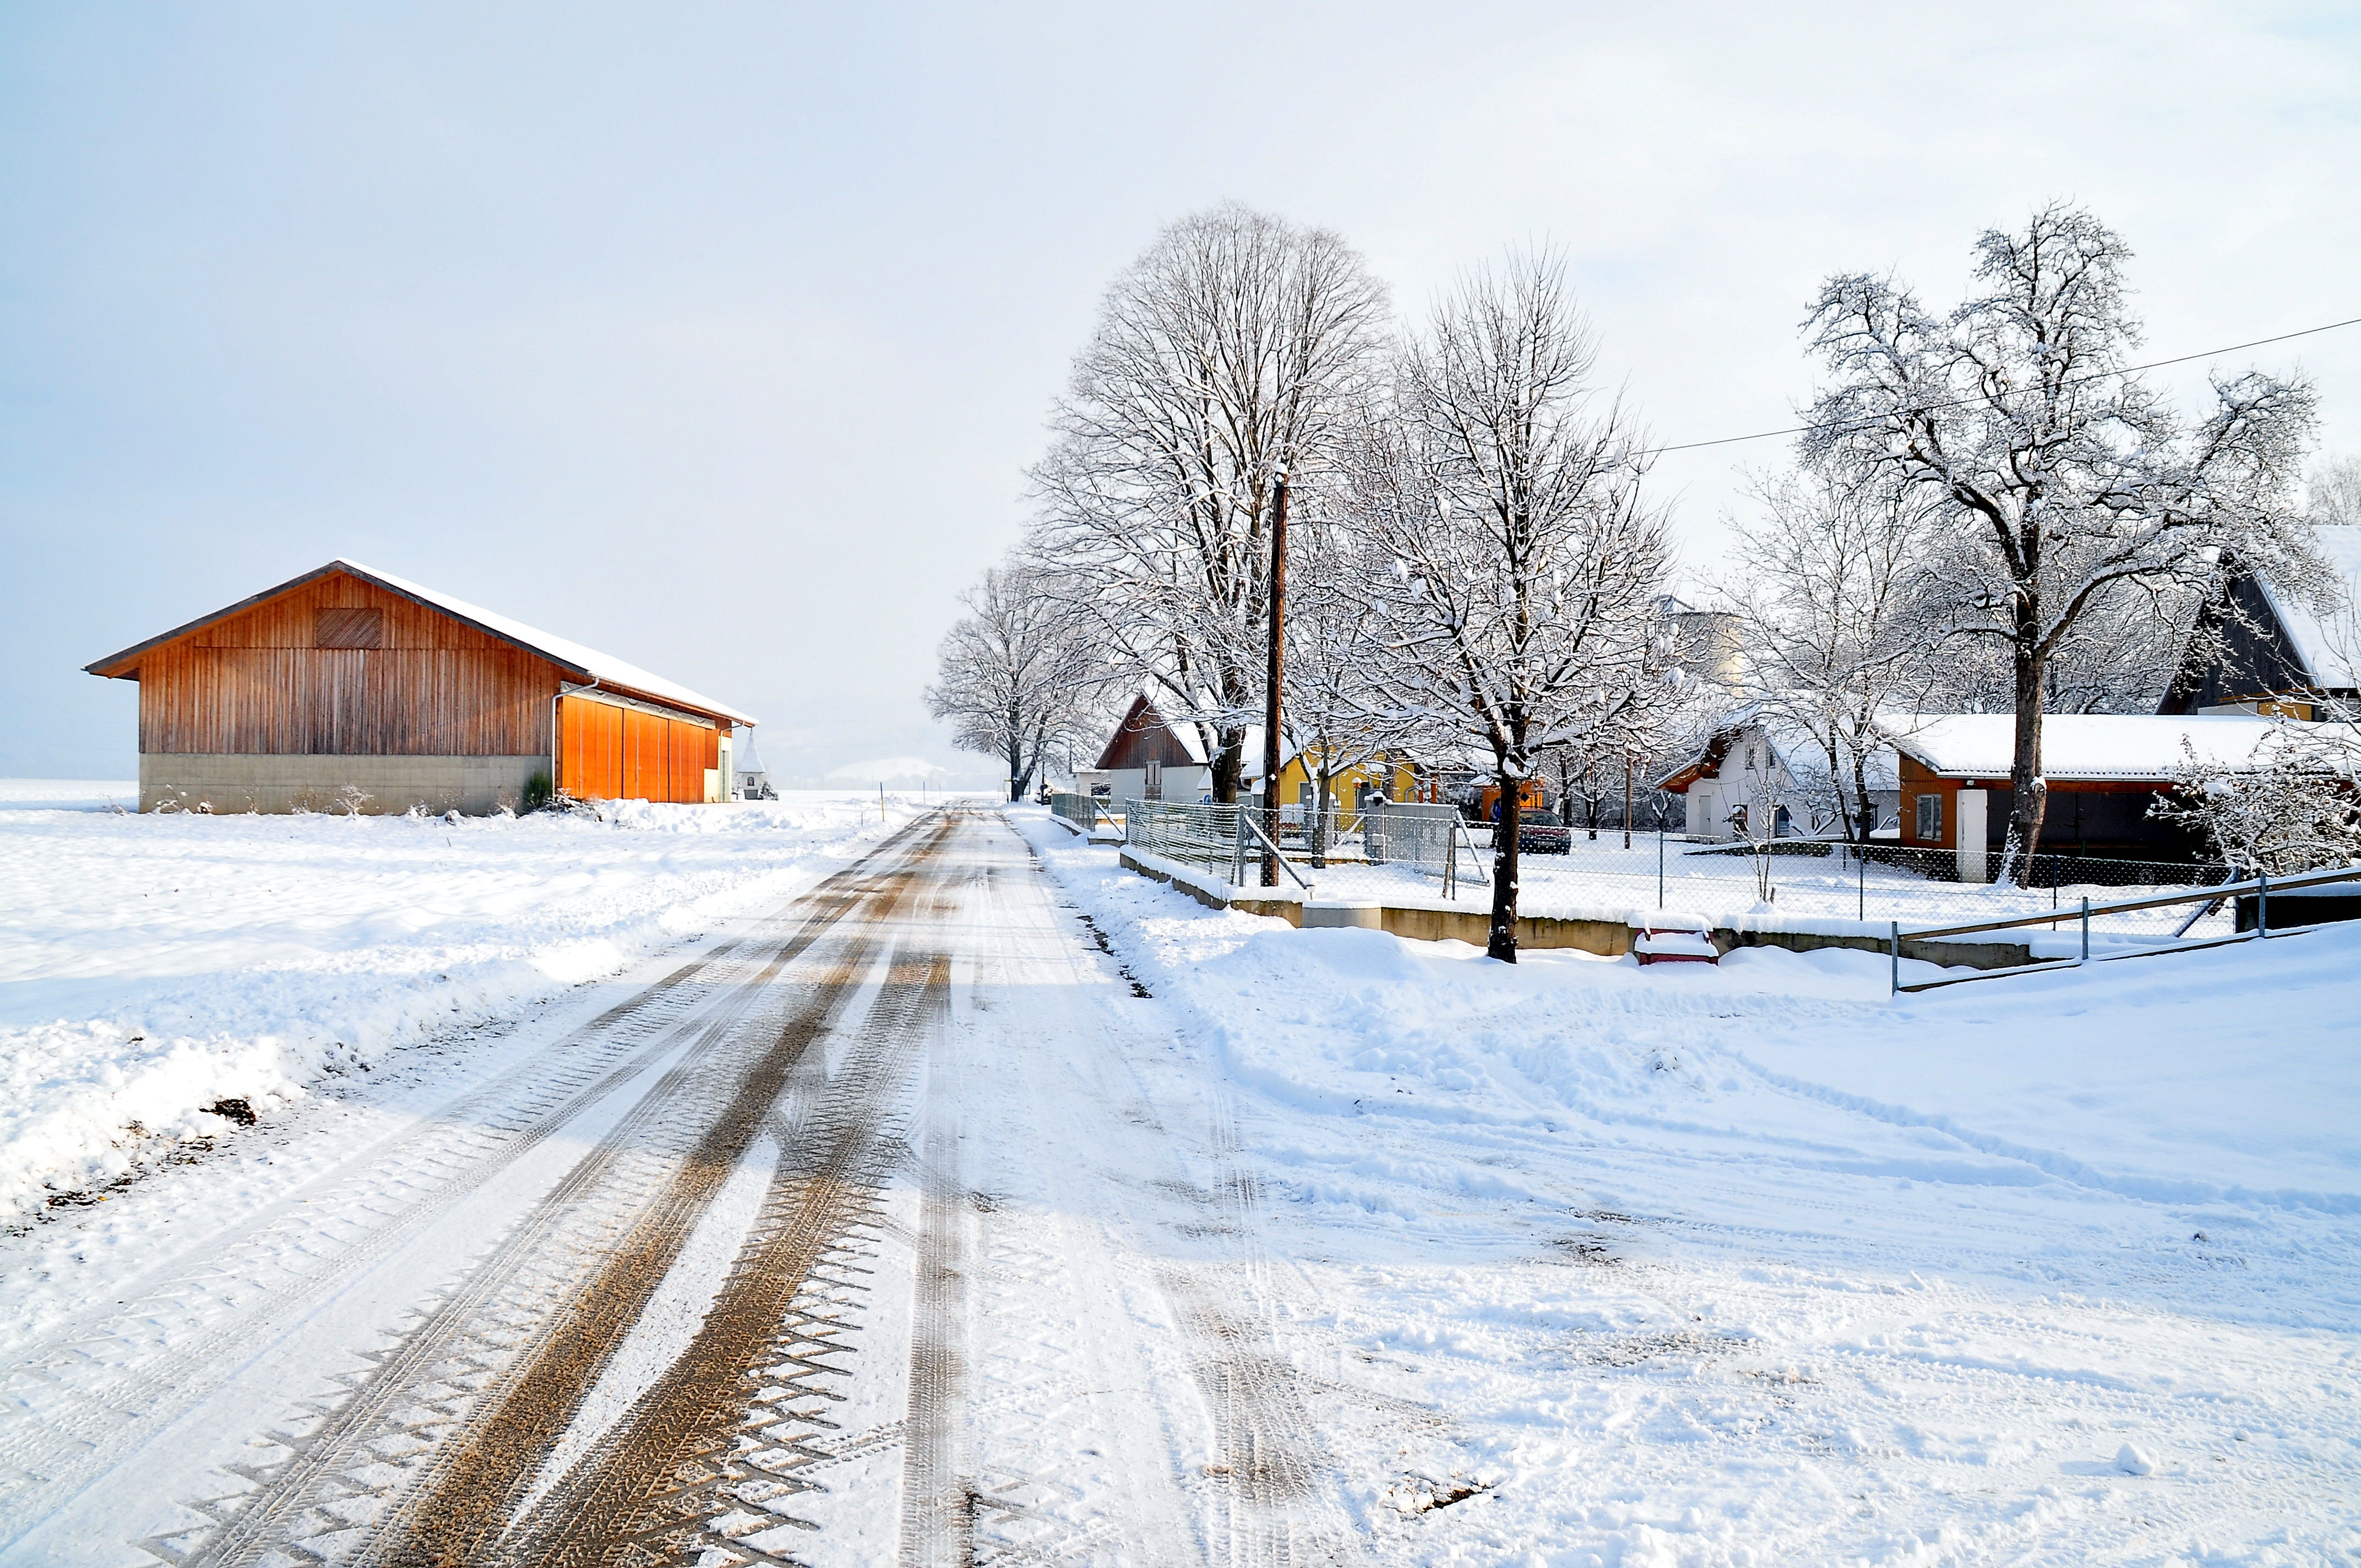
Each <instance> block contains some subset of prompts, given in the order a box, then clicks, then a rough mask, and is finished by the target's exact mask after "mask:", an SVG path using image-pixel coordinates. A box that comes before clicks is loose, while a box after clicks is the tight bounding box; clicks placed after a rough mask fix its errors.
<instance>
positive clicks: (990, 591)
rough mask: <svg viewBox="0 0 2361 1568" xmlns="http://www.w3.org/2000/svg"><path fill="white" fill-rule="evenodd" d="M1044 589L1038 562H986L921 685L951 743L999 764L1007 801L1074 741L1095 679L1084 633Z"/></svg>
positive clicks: (1064, 603)
mask: <svg viewBox="0 0 2361 1568" xmlns="http://www.w3.org/2000/svg"><path fill="white" fill-rule="evenodd" d="M1050 587H1051V585H1049V583H1047V582H1045V581H1044V580H1043V576H1042V574H1041V573H1040V572H1039V570H1038V568H1034V567H1030V566H1026V565H1016V566H994V567H988V568H986V569H985V571H984V574H983V580H982V581H980V582H978V583H977V584H976V586H975V587H972V588H971V589H969V590H968V591H967V592H966V593H964V594H962V595H961V596H960V603H961V604H962V605H964V606H966V607H967V611H968V613H967V614H966V615H965V616H963V617H961V620H959V622H958V623H957V624H956V625H954V626H953V627H952V628H951V629H950V632H949V633H948V634H947V635H946V636H945V637H944V638H943V641H942V647H941V648H940V649H939V651H938V652H937V654H936V662H937V668H938V672H939V674H938V676H937V679H936V682H935V684H934V685H931V686H928V688H927V710H928V712H929V713H931V714H933V715H934V717H935V718H939V719H945V720H948V721H949V722H950V725H951V738H952V740H953V741H954V743H956V744H957V745H958V746H960V747H961V749H962V750H964V751H980V752H983V754H984V755H986V756H990V757H998V758H1000V759H1001V760H1002V761H1003V762H1006V763H1007V764H1008V798H1009V799H1011V800H1019V799H1022V798H1023V797H1024V795H1025V793H1026V791H1027V789H1028V788H1029V787H1031V784H1032V782H1033V778H1034V775H1035V774H1036V773H1038V772H1040V771H1041V768H1042V765H1043V763H1044V762H1047V761H1049V759H1051V758H1053V757H1058V756H1060V755H1061V754H1062V753H1064V752H1065V751H1066V750H1067V749H1068V748H1070V747H1071V745H1073V744H1074V743H1075V742H1077V741H1078V740H1082V739H1083V737H1084V734H1085V732H1086V729H1087V727H1088V725H1089V723H1090V721H1091V720H1092V719H1093V718H1096V717H1098V715H1097V711H1096V705H1095V702H1094V700H1093V699H1094V697H1095V696H1096V694H1097V693H1098V691H1099V690H1100V688H1101V687H1102V686H1103V685H1104V682H1105V676H1106V667H1105V663H1104V661H1103V660H1102V659H1101V658H1100V657H1099V652H1098V646H1097V642H1096V640H1095V639H1094V638H1093V636H1092V635H1091V632H1092V630H1093V629H1092V628H1091V626H1090V625H1089V623H1088V622H1087V621H1086V620H1083V618H1082V617H1081V616H1080V615H1078V614H1076V613H1075V610H1074V608H1073V605H1072V603H1071V600H1069V599H1067V598H1063V597H1061V596H1060V595H1059V594H1057V593H1054V592H1052V591H1050Z"/></svg>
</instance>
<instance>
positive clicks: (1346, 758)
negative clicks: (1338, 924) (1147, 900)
mask: <svg viewBox="0 0 2361 1568" xmlns="http://www.w3.org/2000/svg"><path fill="white" fill-rule="evenodd" d="M1289 539H1290V543H1289V550H1288V554H1289V562H1288V581H1289V588H1288V596H1287V673H1286V674H1285V676H1284V682H1283V684H1284V691H1283V694H1282V695H1283V696H1284V697H1285V701H1284V702H1283V703H1282V704H1281V705H1280V708H1279V712H1280V716H1281V717H1280V724H1281V727H1282V729H1283V730H1284V732H1285V739H1286V741H1287V743H1288V745H1289V746H1290V747H1291V748H1292V749H1293V750H1294V752H1295V754H1296V756H1297V757H1298V758H1299V759H1300V760H1301V762H1302V763H1303V768H1304V772H1305V773H1306V775H1307V776H1308V777H1309V779H1310V781H1311V784H1312V809H1311V811H1310V812H1309V813H1307V820H1306V821H1305V823H1304V834H1305V842H1306V844H1307V845H1308V846H1309V847H1310V849H1311V851H1312V864H1314V865H1315V866H1316V865H1324V864H1326V863H1327V853H1328V843H1329V840H1330V838H1331V836H1332V826H1333V824H1334V818H1335V813H1336V811H1337V805H1336V787H1337V784H1338V781H1340V780H1342V779H1344V778H1345V777H1346V776H1347V775H1349V774H1351V773H1355V772H1357V771H1362V770H1366V769H1367V768H1369V767H1371V766H1372V765H1376V766H1380V767H1382V765H1383V764H1384V762H1386V760H1387V758H1388V756H1389V751H1391V749H1392V748H1393V747H1395V746H1396V745H1398V744H1399V743H1400V741H1401V740H1402V739H1403V736H1402V733H1401V731H1400V729H1398V728H1397V727H1396V726H1394V725H1392V724H1390V723H1389V722H1388V720H1387V716H1386V715H1385V713H1384V712H1383V710H1382V708H1381V707H1379V706H1378V705H1377V704H1375V703H1374V702H1373V701H1372V700H1371V692H1370V689H1369V680H1368V672H1367V666H1368V625H1367V613H1366V606H1367V598H1368V596H1367V590H1366V580H1367V577H1368V576H1369V574H1370V573H1371V572H1372V571H1378V570H1382V569H1383V565H1382V563H1380V562H1378V560H1377V559H1376V557H1375V556H1374V555H1373V554H1372V553H1371V552H1370V550H1369V549H1368V548H1367V545H1366V543H1364V542H1363V541H1361V540H1360V539H1358V538H1356V537H1355V536H1354V534H1353V533H1352V532H1350V530H1349V529H1347V528H1345V527H1343V526H1340V525H1339V523H1338V522H1337V521H1336V520H1335V519H1334V518H1333V517H1330V516H1327V515H1325V514H1324V513H1323V512H1322V511H1320V510H1316V509H1314V508H1311V507H1306V508H1305V509H1304V510H1301V511H1299V512H1297V513H1296V521H1290V525H1289ZM1282 804H1284V803H1282V802H1280V801H1279V800H1278V799H1277V797H1276V796H1275V795H1273V796H1272V797H1271V798H1270V799H1269V800H1268V805H1269V806H1272V807H1274V808H1276V807H1278V806H1280V805H1282Z"/></svg>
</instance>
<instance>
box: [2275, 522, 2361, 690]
mask: <svg viewBox="0 0 2361 1568" xmlns="http://www.w3.org/2000/svg"><path fill="white" fill-rule="evenodd" d="M2314 542H2315V543H2316V545H2317V547H2318V549H2319V551H2320V554H2321V557H2322V559H2323V560H2324V561H2326V562H2327V563H2328V565H2329V568H2330V570H2331V571H2332V572H2334V574H2335V576H2336V578H2337V580H2338V584H2339V587H2340V588H2341V589H2342V592H2343V597H2344V602H2343V603H2342V604H2341V605H2340V606H2338V607H2337V609H2334V610H2333V611H2331V612H2330V613H2328V614H2326V615H2323V614H2322V613H2321V612H2320V611H2319V610H2318V609H2314V608H2313V607H2312V605H2310V604H2307V603H2305V602H2303V601H2302V600H2301V599H2299V598H2294V597H2292V596H2290V595H2286V594H2281V593H2279V592H2277V591H2276V590H2274V589H2273V588H2272V587H2271V585H2270V584H2269V583H2268V581H2264V580H2261V579H2257V587H2260V588H2261V589H2262V591H2263V594H2264V597H2265V598H2268V600H2269V601H2270V606H2271V609H2272V611H2273V612H2274V613H2275V614H2277V615H2278V617H2279V625H2280V626H2281V627H2282V628H2284V629H2285V630H2286V632H2287V639H2288V641H2289V642H2290V644H2291V646H2292V649H2293V652H2294V653H2295V655H2296V657H2297V658H2298V659H2300V660H2301V661H2302V663H2303V669H2304V674H2307V675H2309V676H2310V677H2311V680H2312V685H2313V686H2315V687H2317V688H2320V689H2322V690H2327V691H2350V690H2352V689H2354V688H2356V687H2361V647H2356V645H2355V630H2356V629H2355V625H2354V619H2353V609H2354V606H2355V605H2356V603H2361V528H2323V529H2317V530H2315V531H2314Z"/></svg>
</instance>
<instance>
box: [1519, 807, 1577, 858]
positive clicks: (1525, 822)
mask: <svg viewBox="0 0 2361 1568" xmlns="http://www.w3.org/2000/svg"><path fill="white" fill-rule="evenodd" d="M1517 852H1518V853H1519V854H1523V855H1570V854H1572V853H1574V829H1573V828H1569V827H1567V826H1566V825H1565V822H1564V821H1563V820H1562V819H1561V818H1560V817H1558V814H1557V813H1556V812H1554V811H1525V812H1520V813H1519V814H1518V816H1517Z"/></svg>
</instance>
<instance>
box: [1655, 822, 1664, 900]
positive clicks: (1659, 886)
mask: <svg viewBox="0 0 2361 1568" xmlns="http://www.w3.org/2000/svg"><path fill="white" fill-rule="evenodd" d="M1656 907H1657V908H1659V909H1662V908H1663V907H1664V823H1663V822H1662V821H1659V822H1658V823H1657V824H1656Z"/></svg>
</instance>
